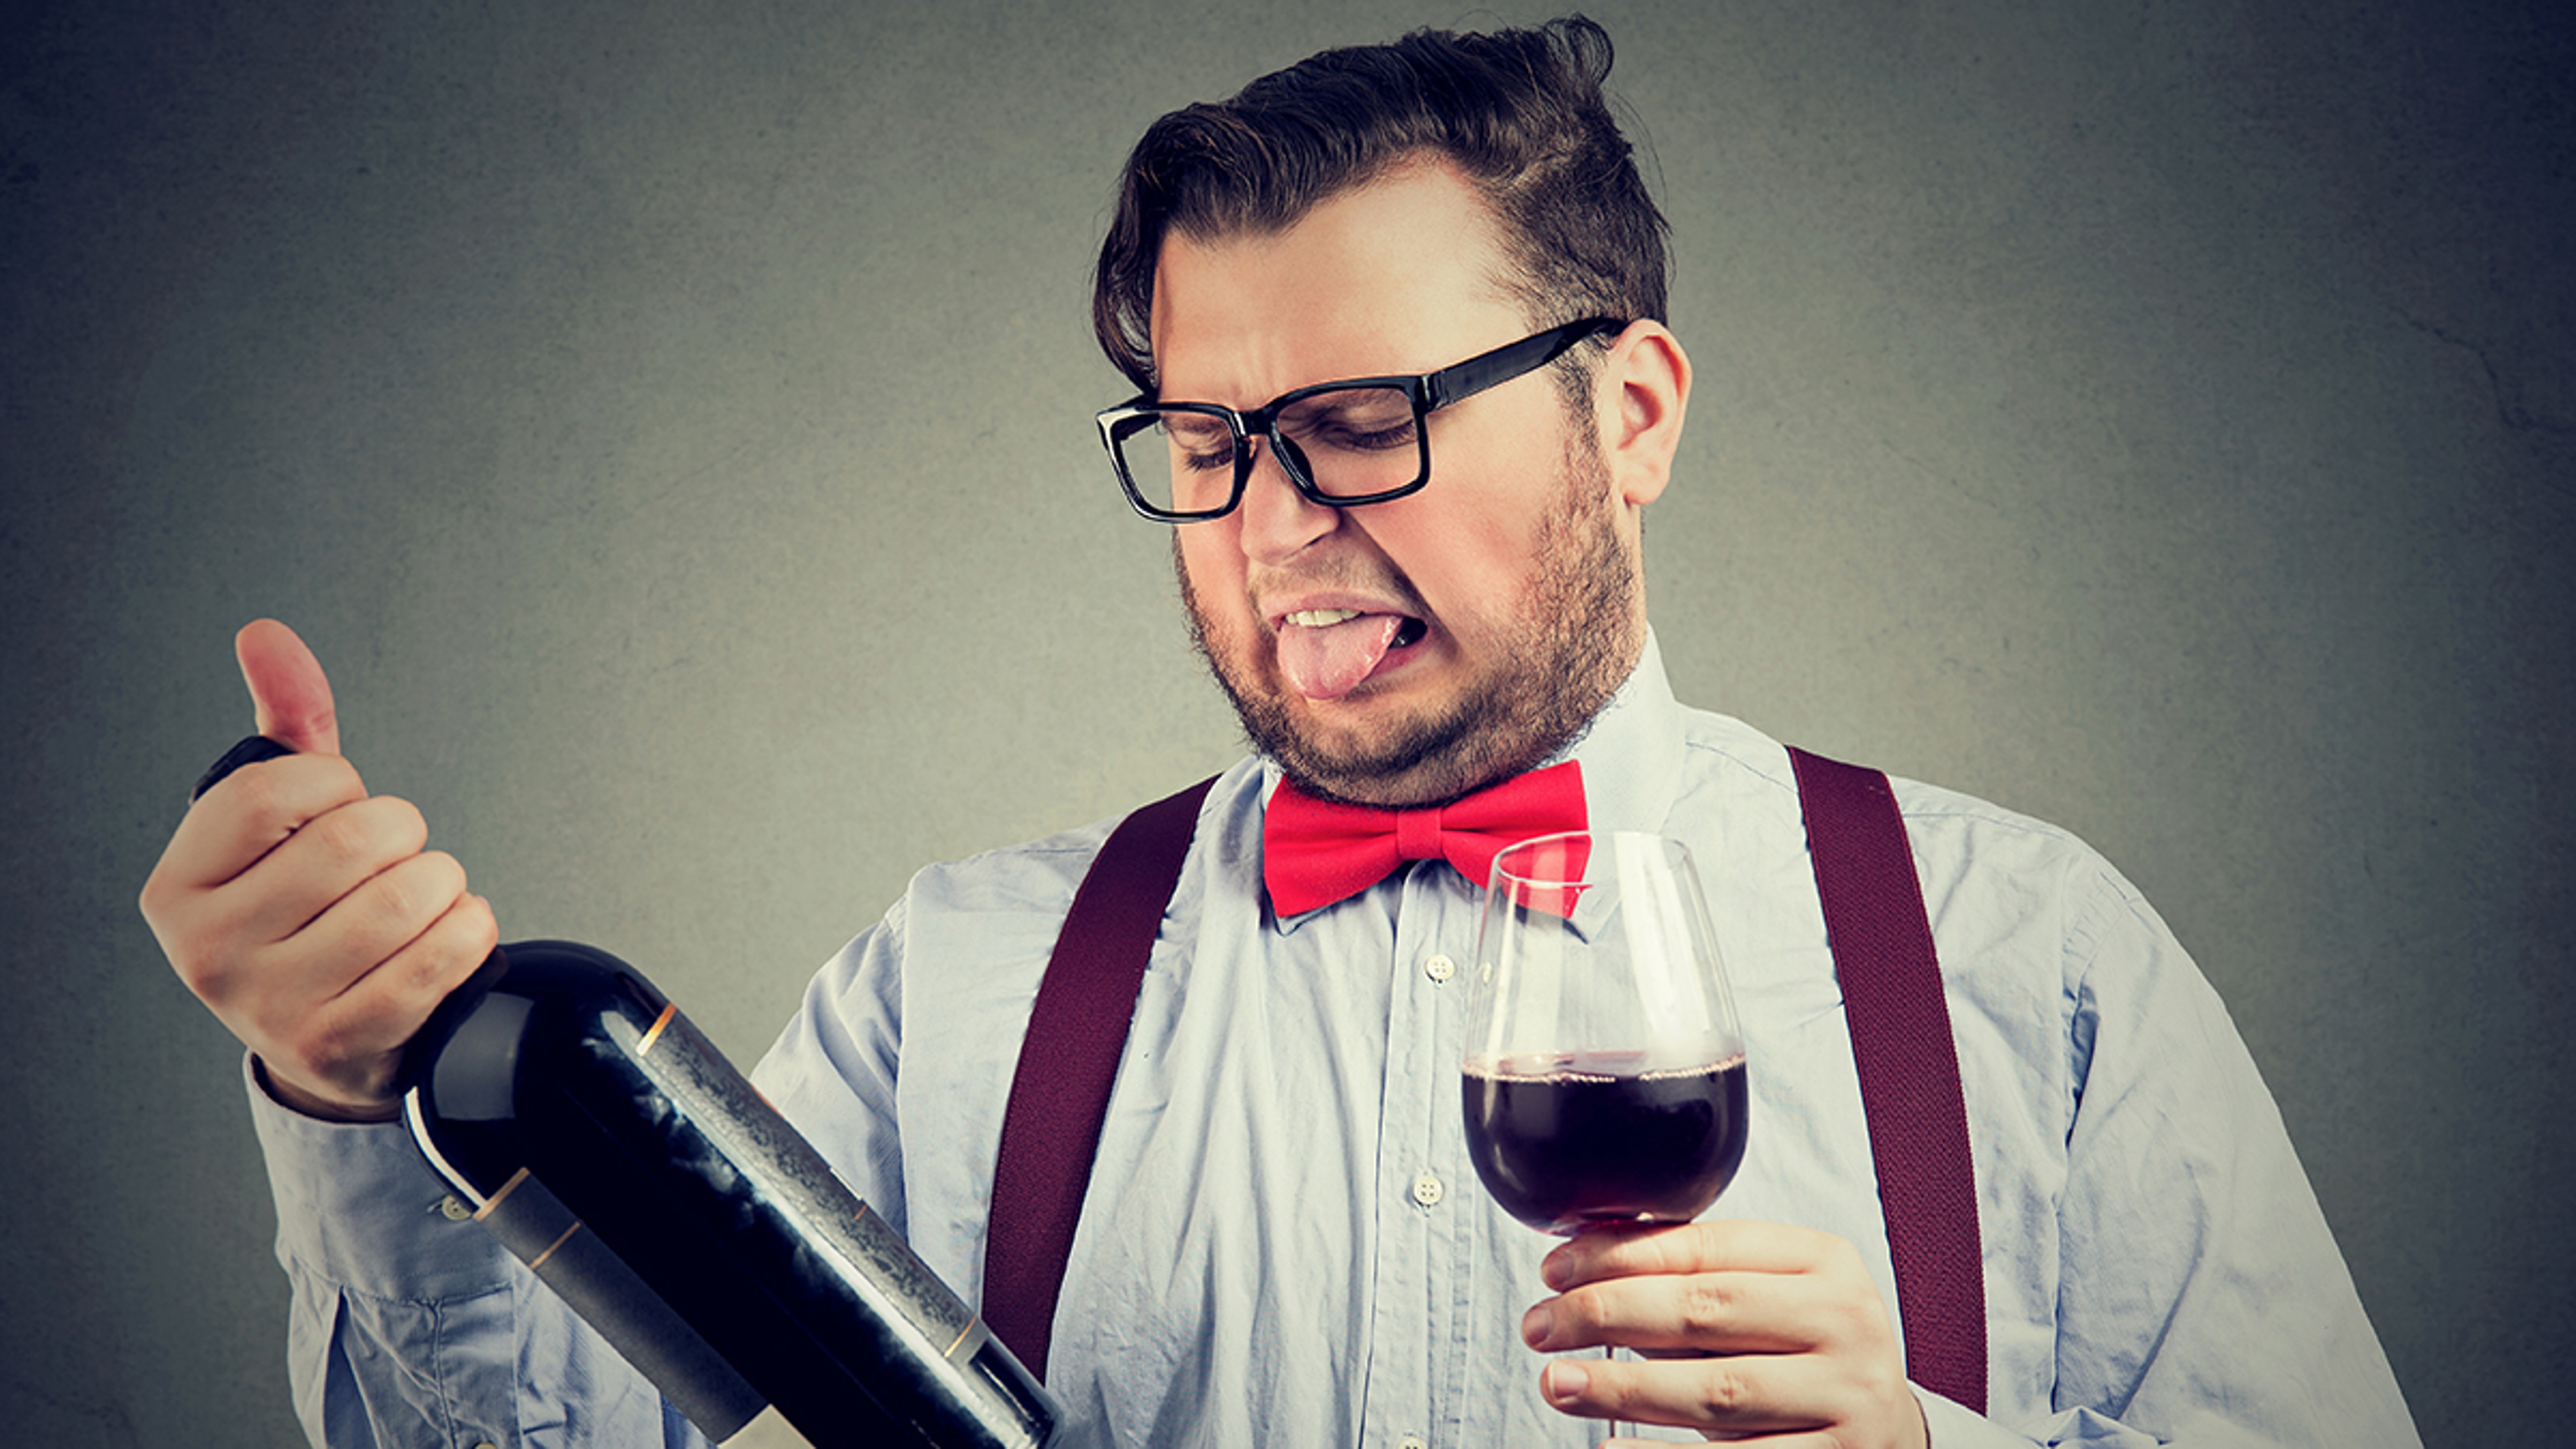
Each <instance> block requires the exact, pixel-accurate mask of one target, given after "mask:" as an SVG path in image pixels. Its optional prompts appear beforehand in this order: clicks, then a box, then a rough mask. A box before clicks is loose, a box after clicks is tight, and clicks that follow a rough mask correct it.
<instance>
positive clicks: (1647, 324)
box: [1593, 320, 1691, 508]
mask: <svg viewBox="0 0 2576 1449" xmlns="http://www.w3.org/2000/svg"><path fill="white" fill-rule="evenodd" d="M1690 384H1691V365H1690V355H1689V354H1688V353H1686V352H1684V351H1682V343H1681V339H1680V338H1678V337H1675V336H1674V335H1673V334H1672V329H1670V328H1668V327H1666V326H1664V325H1663V324H1662V323H1660V322H1654V321H1646V320H1640V321H1636V322H1631V323H1629V324H1628V330H1626V331H1624V332H1622V333H1620V334H1619V335H1618V337H1617V338H1616V339H1614V340H1613V341H1612V342H1611V344H1610V352H1609V355H1608V356H1606V357H1604V358H1603V359H1602V360H1601V368H1600V371H1599V373H1598V374H1596V376H1595V380H1594V387H1593V405H1594V407H1595V409H1596V410H1597V418H1596V421H1597V423H1598V425H1599V428H1600V433H1599V436H1600V439H1601V461H1602V464H1603V466H1605V467H1607V468H1608V469H1609V470H1610V480H1611V482H1612V484H1613V485H1614V486H1615V488H1616V490H1617V492H1618V496H1619V499H1620V501H1621V502H1623V503H1625V504H1627V505H1628V506H1629V507H1630V508H1643V507H1645V506H1646V505H1647V504H1649V503H1652V502H1654V501H1655V500H1656V499H1657V498H1660V497H1662V496H1663V492H1664V485H1665V484H1666V483H1669V482H1671V481H1672V475H1673V454H1674V453H1675V452H1677V451H1678V450H1679V449H1680V447H1681V441H1682V416H1683V414H1684V413H1685V412H1687V411H1688V410H1689V407H1690Z"/></svg>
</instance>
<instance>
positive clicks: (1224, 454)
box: [1099, 317, 1626, 523]
mask: <svg viewBox="0 0 2576 1449" xmlns="http://www.w3.org/2000/svg"><path fill="white" fill-rule="evenodd" d="M1625 325H1626V324H1624V323H1620V322H1615V321H1612V320H1611V319H1610V318H1607V317H1587V318H1585V319H1584V320H1582V321H1580V322H1568V323H1566V324H1565V325H1563V326H1561V327H1551V328H1549V329H1547V330H1546V331H1544V332H1541V333H1537V334H1535V335H1533V336H1529V337H1524V338H1522V339H1521V340H1520V341H1518V342H1512V343H1506V344H1505V345H1503V346H1501V347H1497V348H1495V349H1494V350H1493V351H1491V352H1483V353H1478V354H1477V355H1476V356H1474V357H1470V358H1468V359H1467V360H1466V361H1464V362H1462V363H1459V364H1458V365H1457V366H1455V367H1444V368H1442V369H1440V370H1439V371H1438V372H1431V373H1424V374H1422V375H1421V376H1419V377H1355V378H1350V379H1347V380H1345V381H1342V382H1324V383H1317V384H1316V385H1314V386H1313V387H1301V388H1299V389H1297V390H1296V391H1295V392H1291V393H1284V394H1282V395H1280V396H1279V397H1276V398H1273V399H1271V400H1270V401H1269V402H1268V403H1265V404H1263V405H1262V406H1260V407H1257V408H1254V409H1253V410H1252V411H1250V412H1248V413H1239V412H1236V411H1235V410H1234V409H1232V408H1229V407H1220V406H1218V405H1217V404H1215V403H1200V402H1155V401H1154V400H1153V399H1151V398H1148V397H1145V396H1142V395H1139V396H1137V397H1135V398H1134V399H1132V400H1130V401H1128V402H1124V403H1121V404H1119V405H1118V406H1117V407H1114V408H1111V409H1109V410H1108V411H1106V412H1104V413H1102V414H1100V417H1099V423H1100V441H1101V442H1102V443H1103V444H1105V445H1107V447H1108V449H1109V460H1110V462H1111V463H1112V464H1114V465H1115V466H1116V467H1117V469H1118V486H1119V487H1121V488H1123V489H1125V490H1126V491H1127V501H1128V502H1129V503H1132V504H1134V505H1135V506H1136V511H1137V512H1138V513H1141V514H1143V515H1145V516H1146V517H1147V518H1150V519H1152V520H1154V521H1155V522H1157V523H1198V522H1202V521H1205V520H1207V519H1211V518H1223V517H1225V516H1226V515H1227V514H1229V513H1232V512H1233V511H1234V509H1235V506H1236V505H1237V504H1239V503H1241V502H1242V501H1243V488H1244V485H1245V484H1246V483H1248V482H1250V481H1251V479H1252V464H1253V458H1254V453H1253V449H1252V447H1251V442H1252V440H1253V439H1254V438H1261V439H1264V440H1265V441H1267V442H1268V443H1269V444H1270V449H1271V451H1272V453H1273V454H1274V455H1276V456H1277V457H1278V459H1279V466H1280V468H1281V470H1282V471H1284V472H1286V473H1287V475H1288V481H1289V482H1291V483H1293V484H1295V485H1296V486H1297V491H1298V493H1299V494H1301V495H1303V496H1304V497H1305V498H1306V499H1307V501H1309V502H1312V503H1320V504H1322V505H1324V506H1325V507H1327V508H1357V507H1359V506H1360V505H1362V504H1365V503H1384V502H1387V501H1388V500H1390V499H1395V498H1402V497H1404V496H1405V495H1406V494H1409V493H1418V492H1420V491H1421V490H1422V485H1423V484H1425V483H1428V482H1430V481H1431V435H1430V430H1429V429H1427V428H1425V427H1424V426H1423V422H1424V419H1426V418H1427V417H1429V416H1430V415H1431V414H1432V413H1434V412H1436V411H1438V410H1439V409H1441V408H1445V407H1447V406H1448V405H1449V404H1451V403H1453V402H1457V401H1458V400H1459V399H1461V398H1469V397H1473V396H1475V395H1476V394H1477V393H1480V392H1483V391H1484V390H1485V389H1487V388H1489V387H1494V386H1497V385H1499V384H1502V383H1506V382H1509V381H1511V380H1512V379H1513V378H1516V377H1519V376H1520V375H1521V374H1523V373H1526V372H1535V371H1537V370H1538V369H1539V368H1542V367H1545V366H1546V365H1547V364H1549V363H1551V362H1554V361H1555V360H1556V359H1557V358H1559V357H1562V356H1564V355H1565V353H1566V352H1567V351H1568V350H1570V349H1571V348H1573V347H1574V345H1575V344H1576V343H1579V342H1581V341H1583V340H1584V339H1585V338H1588V337H1592V336H1595V335H1597V334H1599V333H1603V332H1617V331H1619V330H1621V328H1623V327H1624V326H1625Z"/></svg>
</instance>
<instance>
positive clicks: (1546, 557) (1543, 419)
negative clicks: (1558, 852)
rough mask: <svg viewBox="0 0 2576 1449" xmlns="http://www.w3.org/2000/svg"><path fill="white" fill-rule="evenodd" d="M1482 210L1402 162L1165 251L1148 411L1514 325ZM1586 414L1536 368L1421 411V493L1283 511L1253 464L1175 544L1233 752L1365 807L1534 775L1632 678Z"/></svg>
mask: <svg viewBox="0 0 2576 1449" xmlns="http://www.w3.org/2000/svg"><path fill="white" fill-rule="evenodd" d="M1504 265H1505V264H1504V262H1503V260H1502V254H1501V251H1500V247H1499V244H1498V242H1497V241H1496V239H1495V237H1494V233H1493V223H1492V222H1490V221H1489V220H1488V218H1487V214H1486V210H1485V207H1484V204H1483V203H1482V202H1481V201H1480V200H1479V199H1478V198H1477V197H1476V195H1475V194H1474V192H1473V191H1471V190H1470V189H1469V188H1468V187H1467V186H1466V185H1465V183H1463V182H1461V181H1459V180H1458V179H1457V178H1456V177H1455V176H1454V175H1452V174H1451V173H1450V172H1448V171H1447V170H1445V169H1442V168H1438V167H1434V166H1427V165H1426V166H1416V167H1412V168H1408V169H1405V170H1401V171H1399V172H1397V173H1395V174H1394V175H1393V176H1391V177H1389V178H1387V179H1385V180H1382V181H1379V182H1377V183H1374V184H1372V185H1369V186H1366V187H1363V188H1361V189H1359V190H1357V191H1353V192H1350V193H1347V194H1345V195H1343V196H1341V197H1338V198H1336V199H1334V200H1332V201H1329V202H1326V203H1325V204H1324V205H1322V206H1320V207H1318V208H1316V209H1315V210H1314V211H1313V212H1312V213H1311V214H1309V215H1308V216H1307V217H1306V218H1305V220H1303V221H1301V222H1300V223H1298V224H1297V225H1296V226H1295V227H1293V228H1291V229H1289V230H1288V231H1286V232H1284V233H1280V234H1278V235H1275V236H1244V237H1230V238H1225V239H1221V240H1217V241H1199V240H1194V239H1191V238H1187V237H1180V236H1175V237H1172V238H1170V239H1168V240H1167V241H1166V242H1165V244H1164V246H1163V250H1162V254H1161V258H1160V264H1159V268H1158V270H1157V273H1156V283H1155V291H1154V313H1153V341H1154V355H1155V358H1156V360H1157V362H1158V364H1159V367H1160V371H1161V380H1162V386H1161V391H1160V395H1161V396H1162V397H1163V398H1165V399H1167V400H1174V401H1179V400H1189V401H1199V402H1216V403H1223V404H1225V405H1227V406H1230V407H1234V408H1237V409H1251V408H1255V407H1259V406H1260V405H1262V404H1263V403H1266V402H1268V401H1269V400H1270V399H1272V398H1274V397H1277V396H1279V395H1280V394H1282V393H1284V392H1287V391H1289V390H1290V389H1292V388H1297V387H1302V386H1306V385H1308V384H1312V383H1318V382H1326V381H1333V380H1337V379H1341V378H1349V377H1365V376H1379V375H1388V374H1408V373H1424V372H1432V371H1436V370H1438V369H1440V368H1442V367H1446V366H1448V365H1449V364H1451V363H1453V362H1457V361H1460V360H1462V359H1464V358H1467V357H1471V356H1474V355H1475V354H1477V353H1480V352H1483V351H1485V350H1487V349H1489V348H1493V347H1497V346H1500V345H1502V344H1504V343H1507V342H1512V341H1516V340H1517V339H1519V338H1520V337H1522V336H1524V335H1526V334H1527V333H1528V332H1530V331H1531V330H1533V325H1534V324H1532V323H1531V321H1530V320H1529V318H1528V316H1527V314H1526V313H1525V312H1524V310H1523V309H1522V307H1521V306H1520V305H1519V304H1518V303H1516V302H1515V301H1513V300H1512V299H1511V298H1510V297H1509V296H1507V295H1506V294H1505V293H1504V291H1503V290H1502V289H1501V287H1500V285H1499V282H1500V279H1502V278H1503V277H1505V276H1506V275H1507V273H1506V272H1505V270H1504ZM1592 424H1593V418H1592V417H1591V416H1590V414H1589V412H1587V414H1586V415H1585V416H1584V418H1583V420H1582V423H1581V425H1580V426H1576V425H1575V424H1573V423H1572V422H1571V421H1570V420H1569V418H1568V416H1567V409H1566V406H1565V403H1564V400H1563V395H1562V393H1561V392H1560V390H1559V386H1558V384H1557V382H1556V380H1555V378H1554V376H1553V375H1552V373H1551V372H1550V371H1548V370H1544V369H1543V370H1541V371H1538V372H1533V373H1529V374H1526V375H1524V376H1522V377H1519V378H1516V379H1514V380H1513V381H1511V382H1507V383H1504V384H1502V385H1500V386H1498V387H1495V388H1493V389H1491V390H1489V391H1487V392H1484V393H1480V394H1478V395H1477V396H1475V397H1472V398H1469V399H1467V400H1466V401H1464V402H1461V403H1458V404H1455V405H1453V406H1451V407H1449V408H1444V409H1442V410H1441V411H1439V412H1436V413H1433V414H1432V415H1431V419H1430V439H1431V482H1430V484H1429V486H1428V487H1426V488H1424V489H1423V490H1422V491H1421V492H1419V493H1416V494H1413V495H1412V496H1410V497H1407V498H1401V499H1398V500H1396V501H1394V502H1391V503H1379V504H1371V505H1368V506H1366V507H1362V508H1355V509H1333V508H1326V507H1321V506H1318V505H1316V504H1313V503H1310V502H1308V501H1306V500H1305V499H1304V498H1303V497H1302V496H1300V495H1299V494H1298V493H1297V491H1296V489H1295V486H1294V485H1293V484H1291V483H1290V482H1289V481H1288V479H1287V477H1286V476H1285V475H1284V474H1282V473H1281V472H1280V471H1279V466H1278V464H1277V462H1276V461H1275V460H1274V459H1272V458H1271V457H1270V456H1269V453H1268V450H1267V448H1266V446H1261V445H1256V447H1257V449H1258V453H1259V456H1258V459H1257V462H1256V465H1255V467H1254V470H1253V475H1252V479H1251V481H1250V483H1249V484H1248V486H1247V488H1246V490H1245V493H1244V499H1243V504H1242V506H1241V507H1240V508H1238V509H1236V510H1235V511H1234V512H1233V513H1231V514H1229V515H1227V516H1226V517H1225V518H1222V519H1219V520H1217V521H1215V522H1212V523H1192V524H1184V525H1182V526H1180V527H1179V528H1178V529H1177V530H1176V531H1175V534H1176V537H1175V543H1174V551H1175V553H1176V554H1177V556H1178V560H1179V567H1180V573H1181V586H1182V593H1183V597H1184V600H1185V601H1186V602H1187V604H1188V606H1189V610H1190V616H1191V623H1192V627H1193V630H1194V632H1195V635H1196V637H1197V640H1198V643H1199V647H1200V649H1201V651H1202V652H1203V653H1204V654H1205V655H1206V656H1207V659H1208V662H1209V664H1210V666H1211V667H1212V669H1213V670H1214V672H1215V673H1216V676H1217V678H1218V681H1219V683H1220V684H1222V685H1223V686H1224V687H1225V689H1226V692H1227V693H1228V694H1229V695H1230V696H1231V697H1232V698H1233V700H1234V702H1235V707H1236V710H1237V712H1238V713H1239V714H1240V715H1241V716H1242V718H1243V722H1244V727H1245V729H1246V731H1247V732H1248V733H1249V734H1250V735H1251V736H1252V740H1253V743H1254V744H1255V745H1256V746H1257V747H1258V748H1260V749H1262V750H1263V751H1264V752H1266V753H1268V754H1270V755H1271V756H1272V757H1273V758H1275V759H1277V760H1279V761H1280V762H1281V764H1282V765H1283V766H1285V767H1286V768H1287V770H1288V772H1289V773H1290V775H1291V776H1292V777H1294V778H1296V779H1298V780H1299V782H1300V783H1302V784H1304V785H1306V786H1307V787H1308V788H1310V789H1314V790H1317V791H1318V792H1320V793H1323V794H1327V795H1332V796H1337V797H1340V798H1343V799H1349V800H1358V801H1365V802H1369V803H1376V804H1421V803H1428V802H1433V801H1439V800H1445V799H1449V798H1452V797H1454V796H1457V795H1459V794H1463V793H1465V792H1466V791H1468V790H1472V789H1474V788H1476V787H1478V786H1480V785H1482V784H1485V783H1487V782H1489V781H1491V780H1494V779H1497V778H1500V777H1502V776H1504V775H1508V774H1511V773H1515V772H1517V771H1519V770H1522V769H1526V768H1528V767H1529V766H1531V765H1533V764H1536V763H1538V762H1539V761H1540V760H1542V759H1544V758H1545V757H1546V756H1547V755H1548V754H1549V753H1551V752H1552V751H1553V750H1555V749H1556V748H1557V747H1558V746H1559V745H1561V744H1562V743H1564V742H1565V740H1567V739H1568V738H1570V737H1571V735H1572V734H1573V733H1574V732H1575V731H1576V730H1578V729H1580V728H1581V727H1582V725H1583V723H1584V722H1585V721H1586V720H1588V719H1590V718H1591V716H1592V715H1593V713H1594V712H1595V711H1597V710H1598V709H1599V707H1600V706H1601V704H1602V703H1603V702H1604V701H1606V700H1607V698H1608V697H1609V695H1610V693H1611V692H1612V691H1613V690H1615V689H1616V688H1617V687H1618V684H1619V682H1620V680H1621V679H1623V678H1624V677H1625V676H1626V674H1627V671H1628V670H1629V669H1630V668H1631V667H1632V666H1633V665H1634V663H1635V660H1636V657H1637V652H1638V650H1639V648H1640V647H1641V644H1642V641H1643V637H1644V628H1645V614H1644V596H1643V591H1642V589H1641V588H1640V587H1639V585H1638V582H1637V574H1636V550H1637V532H1636V511H1635V509H1634V507H1632V506H1624V505H1623V504H1622V502H1621V500H1620V499H1619V498H1618V497H1617V496H1616V490H1615V489H1614V487H1613V486H1612V483H1611V481H1610V478H1609V475H1608V473H1607V472H1606V470H1605V469H1604V467H1603V465H1602V463H1601V461H1600V455H1599V452H1598V450H1597V448H1596V447H1595V444H1594V432H1593V426H1592Z"/></svg>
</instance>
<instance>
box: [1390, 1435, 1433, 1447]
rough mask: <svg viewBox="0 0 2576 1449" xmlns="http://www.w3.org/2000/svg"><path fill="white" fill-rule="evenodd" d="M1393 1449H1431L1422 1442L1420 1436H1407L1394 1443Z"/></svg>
mask: <svg viewBox="0 0 2576 1449" xmlns="http://www.w3.org/2000/svg"><path fill="white" fill-rule="evenodd" d="M1395 1449H1431V1446H1430V1445H1428V1444H1425V1443H1423V1442H1422V1436H1421V1435H1419V1434H1407V1435H1405V1436H1404V1437H1403V1438H1401V1439H1398V1440H1396V1441H1395Z"/></svg>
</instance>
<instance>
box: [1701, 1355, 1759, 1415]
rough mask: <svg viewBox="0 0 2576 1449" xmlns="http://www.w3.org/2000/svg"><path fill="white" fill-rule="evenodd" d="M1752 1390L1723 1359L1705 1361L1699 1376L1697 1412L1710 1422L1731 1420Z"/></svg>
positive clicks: (1738, 1412)
mask: <svg viewBox="0 0 2576 1449" xmlns="http://www.w3.org/2000/svg"><path fill="white" fill-rule="evenodd" d="M1751 1398H1752V1387H1751V1386H1750V1385H1749V1384H1747V1383H1746V1382H1745V1381H1744V1376H1743V1375H1742V1374H1740V1373H1738V1372H1736V1371H1735V1369H1734V1368H1733V1367H1731V1366H1730V1365H1729V1363H1728V1361H1727V1360H1725V1359H1709V1360H1706V1361H1705V1362H1704V1363H1703V1364H1702V1366H1701V1368H1700V1374H1699V1407H1700V1413H1701V1414H1702V1415H1703V1416H1704V1417H1705V1418H1706V1419H1707V1420H1708V1421H1710V1422H1713V1423H1724V1422H1726V1421H1728V1420H1730V1419H1733V1418H1734V1417H1735V1416H1736V1415H1738V1414H1740V1413H1742V1412H1743V1410H1744V1406H1745V1405H1746V1404H1747V1403H1748V1402H1750V1401H1751Z"/></svg>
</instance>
